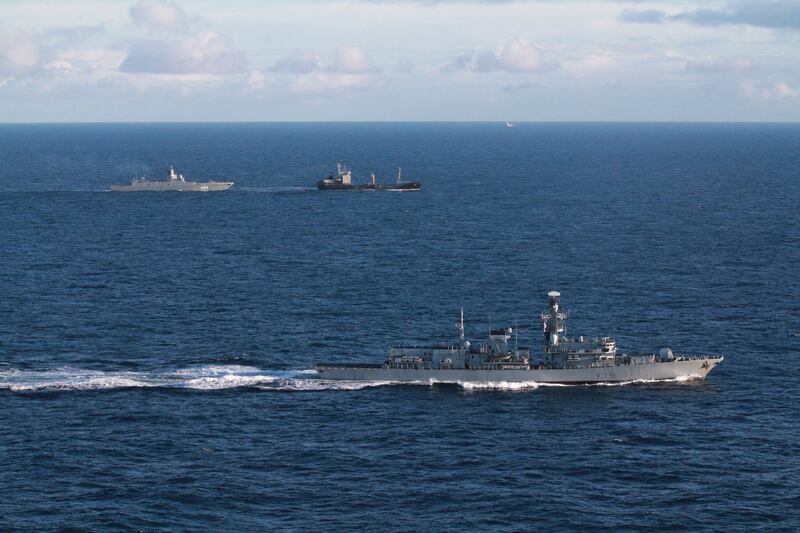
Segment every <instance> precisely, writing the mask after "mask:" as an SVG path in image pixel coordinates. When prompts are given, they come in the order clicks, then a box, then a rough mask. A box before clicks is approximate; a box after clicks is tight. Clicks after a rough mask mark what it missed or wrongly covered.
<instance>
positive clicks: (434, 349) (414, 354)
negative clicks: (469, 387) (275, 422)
mask: <svg viewBox="0 0 800 533" xmlns="http://www.w3.org/2000/svg"><path fill="white" fill-rule="evenodd" d="M548 297H549V298H550V309H549V310H548V311H545V312H544V313H542V315H541V321H542V325H543V327H544V346H543V350H542V352H541V353H539V354H538V356H537V357H536V359H533V358H532V357H531V352H530V350H529V349H528V348H522V347H519V346H516V343H514V345H512V343H511V338H512V333H514V332H513V331H512V329H511V328H501V329H491V330H490V332H489V339H488V340H487V341H486V342H485V343H484V344H481V345H480V346H477V347H476V346H472V345H471V344H470V343H469V341H467V340H466V339H465V338H464V311H463V309H462V311H461V320H460V321H459V323H458V324H456V326H457V327H458V330H459V342H458V343H457V344H453V345H435V346H429V347H406V346H391V347H390V348H389V358H388V359H387V360H386V362H384V363H382V364H356V363H322V364H318V365H317V366H316V370H317V373H318V374H319V376H320V377H321V378H322V379H331V380H356V381H360V380H368V381H400V382H423V383H427V382H443V383H452V382H455V383H458V382H473V383H476V382H477V383H502V382H506V383H513V382H534V383H551V384H574V385H578V384H591V383H621V382H622V383H624V382H636V381H661V380H675V379H703V378H705V377H706V375H707V374H708V373H709V372H710V371H711V370H712V369H713V368H714V367H715V366H717V365H718V364H719V363H721V362H722V360H723V357H722V356H721V355H678V354H673V353H672V350H670V349H669V348H662V349H661V350H660V351H659V352H658V353H621V352H618V351H617V344H616V342H615V341H614V339H613V338H611V337H584V336H578V337H569V336H567V326H566V320H567V313H566V312H565V311H564V310H562V309H561V307H560V297H561V293H559V292H557V291H551V292H550V293H548Z"/></svg>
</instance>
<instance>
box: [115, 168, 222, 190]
mask: <svg viewBox="0 0 800 533" xmlns="http://www.w3.org/2000/svg"><path fill="white" fill-rule="evenodd" d="M232 186H233V182H232V181H203V182H196V181H188V180H187V179H186V178H185V177H184V176H183V174H179V173H177V172H175V169H174V168H172V165H170V166H169V171H168V173H167V179H166V180H148V179H145V178H134V179H133V180H131V182H130V184H127V185H112V186H111V190H112V191H114V192H213V191H225V190H228V189H230V188H231V187H232Z"/></svg>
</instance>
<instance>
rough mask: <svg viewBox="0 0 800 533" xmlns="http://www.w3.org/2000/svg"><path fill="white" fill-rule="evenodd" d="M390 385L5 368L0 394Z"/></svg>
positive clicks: (241, 369)
mask: <svg viewBox="0 0 800 533" xmlns="http://www.w3.org/2000/svg"><path fill="white" fill-rule="evenodd" d="M391 384H393V382H390V381H329V380H323V379H319V378H318V377H317V372H316V371H315V370H312V369H302V370H283V371H281V370H264V369H261V368H256V367H252V366H243V365H203V366H195V367H188V368H183V369H178V370H174V371H165V372H132V371H103V370H88V369H80V368H73V367H61V368H57V369H52V370H22V369H14V368H11V369H5V370H2V371H0V390H2V389H6V390H9V391H12V392H18V393H35V392H59V391H90V390H112V389H134V388H161V389H164V388H166V389H185V390H197V391H215V390H224V389H236V388H253V389H258V390H265V391H319V390H359V389H364V388H370V387H380V386H384V385H391Z"/></svg>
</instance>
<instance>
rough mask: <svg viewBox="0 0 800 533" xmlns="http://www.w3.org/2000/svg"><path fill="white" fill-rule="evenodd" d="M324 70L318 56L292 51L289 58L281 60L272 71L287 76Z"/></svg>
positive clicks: (312, 53) (306, 52) (273, 66)
mask: <svg viewBox="0 0 800 533" xmlns="http://www.w3.org/2000/svg"><path fill="white" fill-rule="evenodd" d="M321 68H322V61H320V58H319V56H318V55H317V54H315V53H314V52H309V51H305V50H292V51H291V52H290V53H289V55H288V56H286V57H284V58H282V59H279V60H278V61H277V62H276V63H275V64H274V65H272V67H271V68H270V70H272V71H274V72H284V73H287V74H308V73H310V72H314V71H316V70H320V69H321Z"/></svg>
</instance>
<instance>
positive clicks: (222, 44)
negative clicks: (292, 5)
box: [120, 32, 247, 75]
mask: <svg viewBox="0 0 800 533" xmlns="http://www.w3.org/2000/svg"><path fill="white" fill-rule="evenodd" d="M246 68H247V57H246V56H245V54H244V52H242V51H241V50H239V49H237V48H235V47H234V46H233V44H232V43H231V42H230V41H229V40H228V39H226V38H225V37H223V36H221V35H218V34H216V33H213V32H203V33H198V34H197V35H194V36H192V37H189V38H185V39H182V40H166V39H164V40H161V39H159V40H152V41H143V42H140V43H137V44H135V45H134V46H133V47H132V48H131V50H130V52H129V53H128V56H127V57H126V58H125V60H124V61H123V62H122V65H120V70H121V71H123V72H127V73H132V74H176V75H183V74H213V75H225V74H238V73H242V72H244V71H245V70H246Z"/></svg>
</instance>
